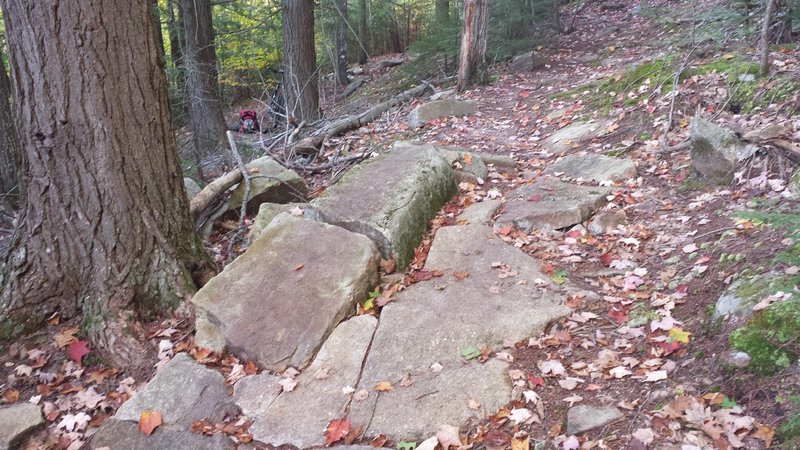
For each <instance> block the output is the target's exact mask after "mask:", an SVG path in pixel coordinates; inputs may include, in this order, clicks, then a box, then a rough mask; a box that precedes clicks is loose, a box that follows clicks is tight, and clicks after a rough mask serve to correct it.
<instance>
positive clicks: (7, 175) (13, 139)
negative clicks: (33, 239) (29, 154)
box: [0, 54, 19, 203]
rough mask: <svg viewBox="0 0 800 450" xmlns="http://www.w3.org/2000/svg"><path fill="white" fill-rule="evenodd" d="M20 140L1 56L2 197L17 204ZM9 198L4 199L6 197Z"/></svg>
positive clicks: (0, 148)
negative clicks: (12, 113)
mask: <svg viewBox="0 0 800 450" xmlns="http://www.w3.org/2000/svg"><path fill="white" fill-rule="evenodd" d="M18 171H19V138H18V136H17V128H16V127H15V126H14V118H13V117H12V116H11V83H10V81H9V79H8V74H7V73H6V67H5V64H4V63H3V55H2V54H0V196H3V198H6V199H7V200H11V201H12V202H13V203H16V194H17V193H18V192H19V189H18V186H17V183H18V177H17V172H18ZM8 194H11V195H9V196H8V197H4V196H5V195H8Z"/></svg>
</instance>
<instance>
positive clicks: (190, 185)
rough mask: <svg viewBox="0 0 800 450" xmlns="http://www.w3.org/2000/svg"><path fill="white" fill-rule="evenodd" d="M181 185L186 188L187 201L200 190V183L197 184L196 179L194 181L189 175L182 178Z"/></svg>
mask: <svg viewBox="0 0 800 450" xmlns="http://www.w3.org/2000/svg"><path fill="white" fill-rule="evenodd" d="M183 187H184V189H186V198H188V199H189V201H192V199H193V198H194V197H195V196H196V195H197V194H199V193H200V191H201V190H202V188H201V187H200V185H199V184H197V181H194V180H193V179H191V178H189V177H184V178H183Z"/></svg>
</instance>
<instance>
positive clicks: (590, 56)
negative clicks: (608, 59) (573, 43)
mask: <svg viewBox="0 0 800 450" xmlns="http://www.w3.org/2000/svg"><path fill="white" fill-rule="evenodd" d="M597 58H599V56H597V55H595V54H594V53H585V54H583V55H581V56H578V57H576V58H575V61H577V62H579V63H581V64H589V63H590V62H593V61H595V60H597Z"/></svg>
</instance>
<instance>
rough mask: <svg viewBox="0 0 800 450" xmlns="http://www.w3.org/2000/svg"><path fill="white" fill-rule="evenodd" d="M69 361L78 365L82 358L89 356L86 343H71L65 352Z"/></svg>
mask: <svg viewBox="0 0 800 450" xmlns="http://www.w3.org/2000/svg"><path fill="white" fill-rule="evenodd" d="M67 354H68V355H69V359H71V360H73V361H75V362H76V363H78V364H80V363H81V360H82V359H83V357H84V356H86V355H88V354H89V347H87V346H86V341H72V343H71V344H69V349H68V350H67Z"/></svg>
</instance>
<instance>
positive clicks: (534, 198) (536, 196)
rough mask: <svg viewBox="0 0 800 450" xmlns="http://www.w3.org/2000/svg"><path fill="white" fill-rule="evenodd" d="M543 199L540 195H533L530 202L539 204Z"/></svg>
mask: <svg viewBox="0 0 800 450" xmlns="http://www.w3.org/2000/svg"><path fill="white" fill-rule="evenodd" d="M541 199H542V196H541V195H539V194H533V195H531V196H530V197H528V201H529V202H538V201H539V200H541Z"/></svg>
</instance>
